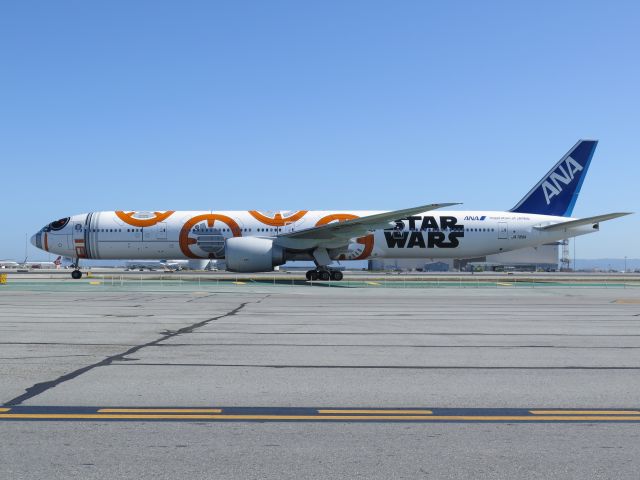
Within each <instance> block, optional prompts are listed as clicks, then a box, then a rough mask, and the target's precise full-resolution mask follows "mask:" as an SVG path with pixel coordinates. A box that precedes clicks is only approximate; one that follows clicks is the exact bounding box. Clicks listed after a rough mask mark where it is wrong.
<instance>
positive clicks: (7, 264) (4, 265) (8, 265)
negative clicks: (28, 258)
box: [0, 260, 20, 268]
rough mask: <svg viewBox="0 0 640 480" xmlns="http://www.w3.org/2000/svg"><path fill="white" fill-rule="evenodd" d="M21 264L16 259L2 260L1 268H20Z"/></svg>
mask: <svg viewBox="0 0 640 480" xmlns="http://www.w3.org/2000/svg"><path fill="white" fill-rule="evenodd" d="M19 266H20V264H19V263H18V262H16V261H14V260H0V268H18V267H19Z"/></svg>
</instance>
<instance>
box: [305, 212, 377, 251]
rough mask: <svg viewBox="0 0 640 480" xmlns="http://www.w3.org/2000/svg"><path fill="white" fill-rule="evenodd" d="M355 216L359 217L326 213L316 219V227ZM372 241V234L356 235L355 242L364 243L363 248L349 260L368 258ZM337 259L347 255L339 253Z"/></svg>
mask: <svg viewBox="0 0 640 480" xmlns="http://www.w3.org/2000/svg"><path fill="white" fill-rule="evenodd" d="M356 218H360V217H358V215H353V214H352V213H333V214H331V215H327V216H326V217H322V218H321V219H320V220H318V221H317V222H316V227H320V226H322V225H326V224H328V223H331V222H334V221H338V222H344V221H345V220H353V219H356ZM373 242H374V240H373V235H372V234H369V235H365V236H364V237H358V238H357V239H356V243H359V244H360V245H364V248H363V250H362V253H360V255H358V256H357V257H354V258H350V259H349V260H365V259H367V258H369V256H370V255H371V252H372V251H373ZM338 260H347V257H346V255H340V257H339V258H338Z"/></svg>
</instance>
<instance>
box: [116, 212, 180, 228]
mask: <svg viewBox="0 0 640 480" xmlns="http://www.w3.org/2000/svg"><path fill="white" fill-rule="evenodd" d="M135 213H136V212H123V211H122V210H116V211H115V214H116V216H117V217H118V218H119V219H120V220H122V221H123V222H124V223H126V224H128V225H133V226H134V227H152V226H154V225H155V224H157V223H159V222H162V221H164V220H166V219H167V218H169V217H170V216H171V215H173V214H174V213H175V210H167V211H166V212H164V213H162V212H153V213H154V215H155V216H154V217H153V218H134V217H133V215H134V214H135Z"/></svg>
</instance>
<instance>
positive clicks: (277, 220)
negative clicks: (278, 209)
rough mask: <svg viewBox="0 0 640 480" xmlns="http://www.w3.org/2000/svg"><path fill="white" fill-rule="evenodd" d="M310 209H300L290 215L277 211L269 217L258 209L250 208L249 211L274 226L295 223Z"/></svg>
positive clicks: (258, 218) (254, 216) (259, 219)
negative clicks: (286, 215)
mask: <svg viewBox="0 0 640 480" xmlns="http://www.w3.org/2000/svg"><path fill="white" fill-rule="evenodd" d="M307 212H308V210H300V211H299V212H296V213H293V214H291V215H289V216H288V217H283V216H282V214H280V213H276V214H275V215H274V216H273V217H268V216H266V215H263V214H262V213H260V212H258V211H257V210H249V211H248V213H249V215H251V216H252V217H253V218H255V219H256V220H258V221H259V222H262V223H264V224H265V225H270V226H272V227H284V226H285V225H289V224H290V223H295V222H297V221H298V220H300V219H301V218H302V217H304V216H305V215H306V214H307Z"/></svg>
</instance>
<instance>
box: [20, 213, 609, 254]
mask: <svg viewBox="0 0 640 480" xmlns="http://www.w3.org/2000/svg"><path fill="white" fill-rule="evenodd" d="M376 213H381V212H379V211H299V212H281V213H276V214H272V213H261V212H257V211H220V212H214V211H209V210H207V211H175V212H174V211H168V212H122V211H117V212H93V213H89V214H81V215H75V216H73V217H70V218H69V220H68V222H67V223H66V224H65V225H64V226H63V227H61V228H58V229H55V230H54V229H49V230H47V227H45V228H43V229H42V230H41V231H40V232H38V233H37V234H36V235H34V238H33V239H32V241H33V243H34V244H35V245H36V246H38V247H39V248H42V249H43V250H46V251H49V252H51V253H55V254H58V255H64V256H68V257H74V258H76V257H77V258H91V259H120V260H126V259H167V258H171V259H223V258H224V257H225V241H226V240H227V239H229V238H231V237H234V236H235V237H238V236H242V237H262V238H274V239H278V241H280V240H279V239H282V242H281V243H282V245H283V246H284V247H285V248H288V247H287V241H286V238H283V237H282V235H283V234H286V233H290V232H294V231H299V230H304V229H307V228H312V227H315V226H320V225H324V224H327V223H331V222H335V221H342V220H348V219H353V218H357V217H363V216H368V215H372V214H376ZM567 220H570V219H568V218H566V217H555V216H545V215H533V214H521V213H512V212H492V211H448V212H447V211H440V210H434V211H429V212H426V213H424V214H419V215H416V216H412V217H408V218H405V219H402V221H401V222H400V223H397V224H396V227H395V228H393V226H390V228H389V229H380V230H375V231H373V232H372V233H370V234H369V235H366V236H363V237H360V238H353V239H352V240H351V241H350V242H348V244H342V245H339V244H336V245H333V246H329V249H328V251H329V254H330V256H331V258H332V259H341V260H365V259H368V258H428V259H431V258H474V257H479V256H484V255H489V254H494V253H499V252H505V251H509V250H515V249H519V248H524V247H531V246H537V245H542V244H545V243H550V242H555V241H558V240H562V239H564V238H568V237H574V236H577V235H583V234H586V233H591V232H594V231H596V230H597V229H596V228H594V227H593V226H591V225H589V226H583V227H577V228H572V229H571V230H568V231H563V230H551V231H544V230H541V229H539V228H536V227H541V226H545V225H550V224H554V223H559V222H566V221H567ZM287 259H288V260H311V259H312V255H311V252H310V251H308V250H306V249H305V248H304V247H303V246H302V247H301V246H300V244H298V246H297V247H296V248H295V249H291V248H289V249H288V250H287Z"/></svg>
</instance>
